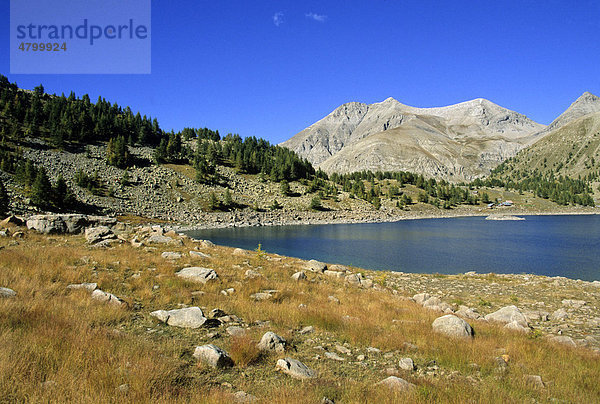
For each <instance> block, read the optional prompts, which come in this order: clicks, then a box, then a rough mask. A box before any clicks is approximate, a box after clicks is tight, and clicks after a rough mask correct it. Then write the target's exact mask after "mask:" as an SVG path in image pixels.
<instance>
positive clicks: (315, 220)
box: [168, 206, 600, 231]
mask: <svg viewBox="0 0 600 404" xmlns="http://www.w3.org/2000/svg"><path fill="white" fill-rule="evenodd" d="M596 214H600V209H597V208H587V207H579V206H575V207H572V206H571V207H565V208H563V209H558V210H549V211H540V210H529V209H524V208H520V207H504V208H499V209H498V208H496V209H486V208H466V207H460V208H455V209H452V210H444V209H437V210H431V211H401V212H398V211H397V210H395V211H390V210H383V209H382V210H379V211H375V210H374V211H370V212H364V211H359V212H354V211H339V210H338V211H270V212H254V211H234V212H216V213H205V214H204V215H202V220H201V221H199V222H197V223H189V224H177V225H175V224H174V225H171V226H168V227H170V228H172V229H175V230H177V231H191V230H205V229H222V228H235V227H259V226H292V225H325V224H351V223H389V222H397V221H401V220H419V219H447V218H456V217H471V216H484V217H485V216H490V215H495V216H500V215H502V216H504V215H506V216H546V215H548V216H555V215H556V216H557V215H596Z"/></svg>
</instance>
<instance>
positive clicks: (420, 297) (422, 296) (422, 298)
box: [412, 293, 431, 305]
mask: <svg viewBox="0 0 600 404" xmlns="http://www.w3.org/2000/svg"><path fill="white" fill-rule="evenodd" d="M430 297H431V296H430V295H429V293H417V294H416V295H414V296H413V297H412V298H413V300H414V301H415V302H416V303H417V304H420V305H423V303H425V302H426V301H427V300H429V298H430Z"/></svg>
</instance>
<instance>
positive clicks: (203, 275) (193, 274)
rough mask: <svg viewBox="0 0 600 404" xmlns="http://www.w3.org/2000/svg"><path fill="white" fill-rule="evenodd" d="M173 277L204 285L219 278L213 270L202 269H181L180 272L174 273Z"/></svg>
mask: <svg viewBox="0 0 600 404" xmlns="http://www.w3.org/2000/svg"><path fill="white" fill-rule="evenodd" d="M175 275H177V276H178V277H180V278H183V279H187V280H190V281H194V282H201V283H206V282H208V281H210V280H213V279H217V278H218V277H219V275H217V273H216V272H215V271H214V269H210V268H202V267H188V268H183V269H182V270H181V271H179V272H176V273H175Z"/></svg>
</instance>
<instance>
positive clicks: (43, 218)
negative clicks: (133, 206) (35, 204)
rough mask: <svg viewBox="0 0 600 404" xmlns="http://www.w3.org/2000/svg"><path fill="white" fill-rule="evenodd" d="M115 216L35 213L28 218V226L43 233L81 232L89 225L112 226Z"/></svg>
mask: <svg viewBox="0 0 600 404" xmlns="http://www.w3.org/2000/svg"><path fill="white" fill-rule="evenodd" d="M116 222H117V220H116V219H115V218H109V217H103V216H86V215H80V214H65V215H34V216H30V217H29V218H28V219H27V228H28V229H33V230H36V231H38V232H40V233H43V234H63V233H70V234H76V233H81V232H82V231H83V230H84V229H85V228H86V227H88V226H112V225H114V224H115V223H116Z"/></svg>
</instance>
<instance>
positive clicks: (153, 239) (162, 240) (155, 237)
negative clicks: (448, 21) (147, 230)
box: [146, 233, 183, 246]
mask: <svg viewBox="0 0 600 404" xmlns="http://www.w3.org/2000/svg"><path fill="white" fill-rule="evenodd" d="M146 243H148V244H168V245H174V246H182V245H183V241H181V240H179V239H174V238H171V237H167V236H163V235H162V234H159V233H154V234H151V235H150V236H149V237H148V238H147V239H146Z"/></svg>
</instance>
